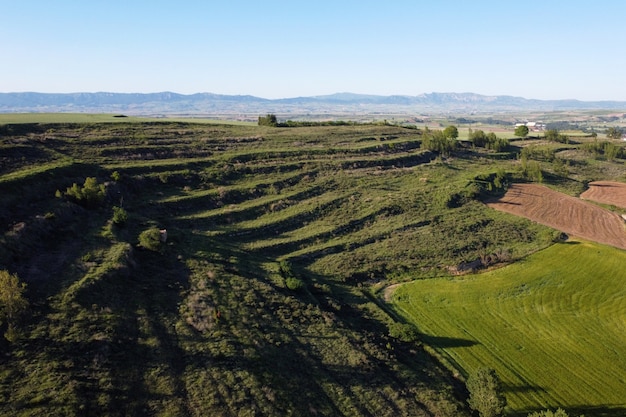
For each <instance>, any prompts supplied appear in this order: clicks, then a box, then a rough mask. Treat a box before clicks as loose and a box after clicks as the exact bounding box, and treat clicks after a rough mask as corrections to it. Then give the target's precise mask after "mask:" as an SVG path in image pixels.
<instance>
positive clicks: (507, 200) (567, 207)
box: [487, 184, 626, 249]
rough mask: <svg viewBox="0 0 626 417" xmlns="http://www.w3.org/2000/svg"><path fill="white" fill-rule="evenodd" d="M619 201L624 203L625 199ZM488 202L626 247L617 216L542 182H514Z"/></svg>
mask: <svg viewBox="0 0 626 417" xmlns="http://www.w3.org/2000/svg"><path fill="white" fill-rule="evenodd" d="M592 188H594V187H592ZM599 188H602V187H599ZM594 199H595V198H594ZM611 204H614V203H611ZM621 204H622V205H623V206H626V199H624V200H622V201H621ZM487 205H488V206H489V207H492V208H494V209H496V210H500V211H505V212H507V213H511V214H515V215H517V216H522V217H526V218H528V219H530V220H533V221H536V222H537V223H541V224H544V225H546V226H550V227H552V228H554V229H557V230H560V231H562V232H565V233H567V234H568V235H570V236H577V237H580V238H583V239H587V240H592V241H595V242H600V243H604V244H607V245H611V246H615V247H618V248H621V249H626V225H625V223H624V220H623V219H622V218H621V217H620V216H619V215H617V214H615V213H613V212H611V211H609V210H605V209H603V208H601V207H598V206H597V205H595V204H592V203H589V202H587V201H583V200H581V199H579V198H576V197H570V196H568V195H565V194H562V193H559V192H556V191H553V190H551V189H549V188H547V187H544V186H542V185H536V184H513V185H512V186H511V187H510V188H509V190H508V191H507V193H506V195H505V196H504V197H502V198H500V199H498V200H491V201H489V202H487ZM615 205H618V204H615Z"/></svg>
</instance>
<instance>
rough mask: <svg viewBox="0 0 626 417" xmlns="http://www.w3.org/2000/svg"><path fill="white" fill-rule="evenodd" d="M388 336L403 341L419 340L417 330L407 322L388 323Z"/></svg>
mask: <svg viewBox="0 0 626 417" xmlns="http://www.w3.org/2000/svg"><path fill="white" fill-rule="evenodd" d="M389 336H391V337H393V338H394V339H398V340H401V341H403V342H416V341H418V340H419V332H418V331H417V329H416V328H415V327H413V326H412V325H410V324H407V323H398V322H393V323H392V324H390V325H389Z"/></svg>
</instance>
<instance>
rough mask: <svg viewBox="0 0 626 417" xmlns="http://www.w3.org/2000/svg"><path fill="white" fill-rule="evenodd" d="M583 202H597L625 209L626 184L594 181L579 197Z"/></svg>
mask: <svg viewBox="0 0 626 417" xmlns="http://www.w3.org/2000/svg"><path fill="white" fill-rule="evenodd" d="M580 198H583V199H585V200H591V201H597V202H598V203H603V204H612V205H614V206H617V207H623V208H626V184H624V183H622V182H614V181H595V182H592V183H590V184H589V189H588V190H587V191H585V192H584V193H582V194H581V195H580Z"/></svg>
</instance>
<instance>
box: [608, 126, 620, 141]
mask: <svg viewBox="0 0 626 417" xmlns="http://www.w3.org/2000/svg"><path fill="white" fill-rule="evenodd" d="M623 134H624V132H622V129H620V128H619V127H609V128H608V129H607V131H606V137H607V138H609V139H621V138H622V135H623Z"/></svg>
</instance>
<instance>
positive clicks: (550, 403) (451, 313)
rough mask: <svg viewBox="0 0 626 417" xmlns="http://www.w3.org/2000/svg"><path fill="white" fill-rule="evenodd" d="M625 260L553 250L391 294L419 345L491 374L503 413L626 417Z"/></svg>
mask: <svg viewBox="0 0 626 417" xmlns="http://www.w3.org/2000/svg"><path fill="white" fill-rule="evenodd" d="M625 264H626V252H624V251H621V250H618V249H614V248H610V247H606V246H601V245H597V244H592V243H588V242H571V243H565V244H557V245H554V246H552V247H550V248H548V249H545V250H543V251H540V252H538V253H536V254H534V255H532V256H530V257H528V258H527V259H524V260H523V261H521V262H517V263H515V264H513V265H510V266H507V267H505V268H502V269H498V270H494V271H491V272H487V273H483V274H479V275H468V276H463V277H458V278H441V279H433V280H423V281H415V282H412V283H410V284H405V285H403V286H401V287H400V288H398V289H397V290H396V292H395V293H394V294H393V305H394V307H395V308H397V310H398V311H399V312H401V314H402V315H403V316H404V317H405V318H406V319H407V320H409V321H410V322H412V323H414V324H415V325H416V326H417V327H418V328H419V331H420V332H421V333H423V334H424V341H425V343H428V344H430V345H431V346H432V347H434V348H435V349H436V350H437V351H438V352H439V353H440V354H441V355H443V356H444V357H445V358H447V360H448V361H449V362H450V363H451V364H454V365H455V366H458V367H459V369H462V370H463V373H464V374H466V375H467V374H468V373H471V372H472V371H474V370H476V369H477V368H480V367H485V366H486V367H492V368H494V369H496V371H497V372H498V374H499V375H500V377H501V378H502V380H503V382H504V384H505V394H506V397H507V399H508V402H509V405H510V409H511V410H512V411H513V412H519V413H520V415H525V414H524V413H523V411H529V410H534V409H541V408H547V407H550V408H556V407H559V406H560V407H562V408H564V409H575V410H579V411H581V412H584V413H585V415H586V416H595V415H598V416H602V415H621V414H620V412H621V413H626V270H625V269H624V265H625Z"/></svg>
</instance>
